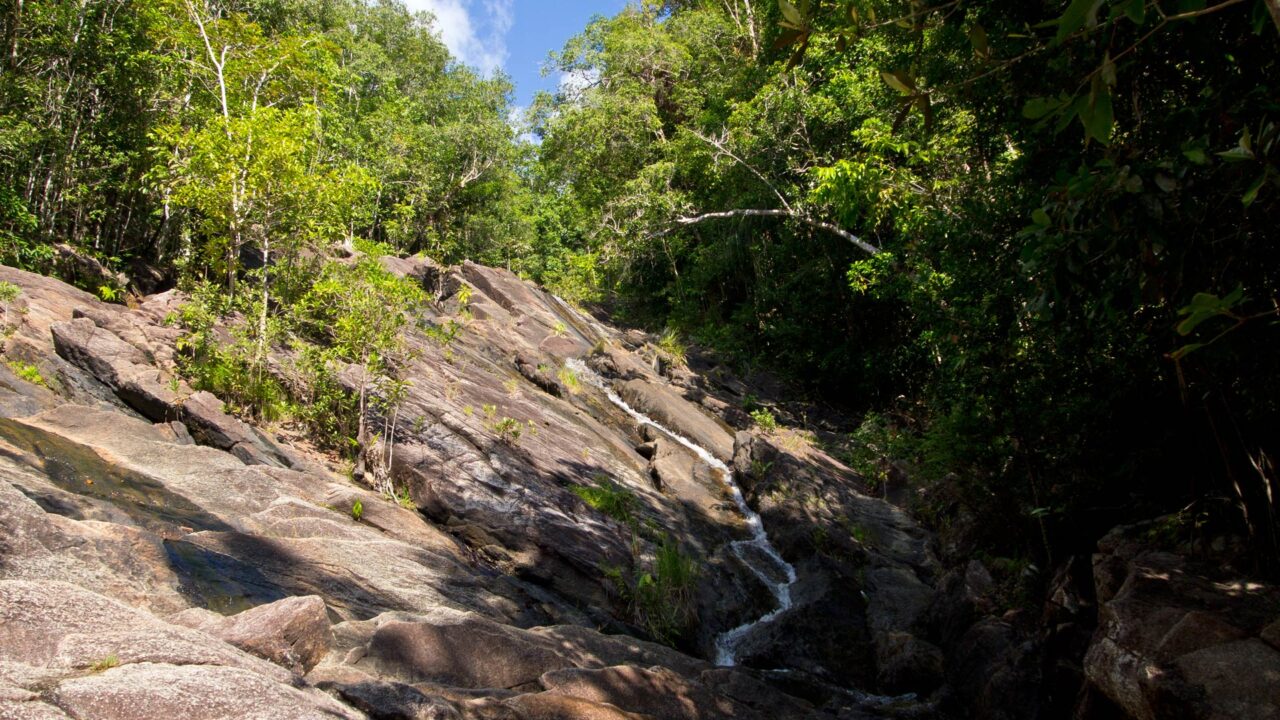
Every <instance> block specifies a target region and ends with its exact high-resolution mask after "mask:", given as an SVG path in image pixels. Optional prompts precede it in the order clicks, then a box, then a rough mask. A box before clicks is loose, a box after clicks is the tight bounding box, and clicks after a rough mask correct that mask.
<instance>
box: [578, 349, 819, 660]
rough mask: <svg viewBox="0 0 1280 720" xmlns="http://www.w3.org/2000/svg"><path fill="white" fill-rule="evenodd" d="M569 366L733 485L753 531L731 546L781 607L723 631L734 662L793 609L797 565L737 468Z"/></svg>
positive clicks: (723, 644) (721, 642) (588, 372)
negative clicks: (772, 538)
mask: <svg viewBox="0 0 1280 720" xmlns="http://www.w3.org/2000/svg"><path fill="white" fill-rule="evenodd" d="M565 367H567V368H569V369H570V370H572V371H573V372H574V373H576V374H577V375H578V378H579V379H580V380H582V381H584V382H586V383H588V384H589V385H593V386H595V387H597V388H599V389H601V390H603V391H604V393H605V396H606V397H608V398H609V402H612V403H613V404H614V405H617V406H618V407H619V408H621V409H622V410H623V411H624V412H626V413H627V414H628V415H630V416H631V417H632V418H634V419H635V420H636V422H639V423H641V424H643V425H652V426H653V427H655V428H657V429H658V430H661V431H662V432H663V433H665V434H667V435H669V436H670V437H671V438H672V439H673V440H675V441H676V442H678V443H680V444H681V445H683V446H685V447H687V448H689V449H690V450H692V451H693V453H694V454H695V455H697V456H698V457H699V458H702V460H703V461H704V462H706V463H707V464H708V465H710V466H711V467H713V468H715V469H716V470H719V471H720V473H721V478H722V479H723V481H724V484H725V485H726V486H727V487H728V488H729V494H730V495H732V496H733V501H734V503H735V504H736V505H737V506H738V510H739V512H741V513H742V516H743V517H744V518H745V519H746V523H747V529H748V530H749V531H750V532H751V537H750V538H749V539H747V540H738V541H736V542H734V543H732V544H731V546H730V547H732V549H733V551H734V553H735V554H736V555H737V556H738V558H739V559H741V560H742V562H743V564H744V565H746V566H747V567H748V568H750V569H751V572H752V573H754V574H755V576H756V577H757V578H759V579H760V582H762V583H764V584H765V587H767V588H769V591H770V592H771V593H772V594H773V597H774V599H775V600H776V601H777V603H778V607H777V608H775V609H773V610H771V611H770V612H768V613H766V614H765V615H763V616H762V617H760V618H758V619H756V620H753V621H751V622H749V623H746V624H744V625H740V626H738V627H736V628H733V629H732V630H728V631H726V632H723V633H721V634H720V635H719V636H717V637H716V664H717V665H722V666H729V665H733V664H734V663H735V662H736V660H737V651H738V646H739V645H741V644H742V641H743V640H745V639H746V638H747V637H749V636H750V635H751V633H752V632H753V631H754V630H755V629H756V628H758V627H760V626H761V625H764V624H766V623H769V622H772V621H773V619H774V618H776V617H778V616H779V615H781V614H782V613H783V612H785V611H787V610H788V609H790V608H791V586H792V585H793V584H794V583H795V581H796V570H795V568H794V567H792V566H791V564H790V563H788V562H787V561H786V560H784V559H782V555H780V554H779V553H778V550H777V548H775V547H774V546H773V543H771V542H769V535H768V534H767V533H765V530H764V523H763V522H762V521H761V520H760V515H759V514H758V513H756V511H754V510H752V509H751V506H749V505H747V501H746V498H744V497H743V496H742V489H741V488H739V487H738V484H737V483H736V482H735V481H734V479H733V471H732V470H730V469H729V466H728V465H725V464H724V463H723V462H721V461H720V460H719V459H718V458H717V457H716V456H714V455H712V454H711V453H710V452H708V451H707V449H706V448H704V447H702V446H700V445H698V444H696V443H694V442H693V441H692V440H689V439H688V438H686V437H684V436H682V435H680V434H678V433H675V432H673V431H671V430H670V429H668V428H666V427H664V426H663V425H662V424H661V423H659V422H657V421H655V420H653V419H652V418H650V417H649V416H647V415H645V414H644V413H642V412H640V411H639V410H636V409H635V408H633V407H631V406H630V405H628V404H627V403H626V401H625V400H623V399H622V398H620V397H618V395H617V393H615V392H614V391H613V389H612V388H610V387H609V384H608V383H607V382H605V379H604V378H602V377H600V376H599V375H598V374H596V372H595V371H594V370H592V369H591V368H589V367H587V365H586V363H584V362H582V361H581V360H578V359H576V358H571V359H569V360H567V361H566V362H565ZM752 551H754V552H752ZM761 558H763V559H764V560H765V561H766V562H767V563H768V564H770V565H772V566H773V568H772V570H773V571H772V572H770V571H769V570H767V569H766V568H764V567H761V565H760V560H761ZM779 575H781V577H783V578H785V580H782V581H779V580H778V579H777V578H778V576H779Z"/></svg>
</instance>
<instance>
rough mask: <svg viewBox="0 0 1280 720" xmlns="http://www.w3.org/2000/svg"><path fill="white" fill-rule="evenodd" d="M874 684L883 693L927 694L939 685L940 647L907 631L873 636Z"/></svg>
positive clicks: (941, 667) (941, 675)
mask: <svg viewBox="0 0 1280 720" xmlns="http://www.w3.org/2000/svg"><path fill="white" fill-rule="evenodd" d="M875 642H876V670H877V675H876V679H877V684H878V685H879V687H880V688H881V690H882V691H883V692H887V693H891V694H896V693H906V692H921V693H928V692H930V691H932V690H934V689H935V688H937V687H938V686H939V685H941V684H942V680H943V672H944V660H943V656H942V650H940V649H939V648H938V647H937V646H936V645H933V644H931V643H929V642H927V641H925V640H921V639H920V638H918V637H916V636H915V635H912V634H910V633H906V632H886V633H882V634H880V635H878V636H877V637H876V640H875Z"/></svg>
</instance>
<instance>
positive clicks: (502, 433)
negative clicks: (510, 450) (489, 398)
mask: <svg viewBox="0 0 1280 720" xmlns="http://www.w3.org/2000/svg"><path fill="white" fill-rule="evenodd" d="M483 411H484V418H485V423H484V424H485V427H486V428H488V429H489V432H492V433H493V434H495V435H497V436H498V439H499V440H500V441H502V442H504V443H506V444H508V445H511V446H512V447H514V446H516V445H519V444H520V436H521V435H522V434H524V425H522V424H520V421H519V420H516V419H515V418H511V417H506V416H505V415H499V414H498V406H497V405H485V406H483Z"/></svg>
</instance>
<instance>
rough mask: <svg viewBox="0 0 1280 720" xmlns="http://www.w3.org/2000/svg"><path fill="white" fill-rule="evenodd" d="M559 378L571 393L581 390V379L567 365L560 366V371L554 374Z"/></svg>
mask: <svg viewBox="0 0 1280 720" xmlns="http://www.w3.org/2000/svg"><path fill="white" fill-rule="evenodd" d="M556 377H558V378H559V379H560V384H561V385H564V387H565V389H566V390H568V391H569V393H570V394H572V395H577V394H578V393H580V392H582V381H581V380H579V379H578V374H577V373H575V372H574V371H572V370H570V369H569V368H567V367H562V368H560V372H559V373H557V374H556Z"/></svg>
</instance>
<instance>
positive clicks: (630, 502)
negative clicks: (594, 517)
mask: <svg viewBox="0 0 1280 720" xmlns="http://www.w3.org/2000/svg"><path fill="white" fill-rule="evenodd" d="M593 479H594V480H595V484H594V485H574V486H573V487H571V488H569V492H571V493H573V494H574V495H577V496H578V497H580V498H582V501H583V502H585V503H586V504H587V505H589V506H591V507H592V508H593V509H595V510H599V511H600V512H602V513H604V514H605V515H608V516H609V517H611V518H613V519H614V520H617V521H618V522H620V523H625V524H627V525H633V524H634V523H635V521H636V516H635V510H636V496H635V495H634V494H632V493H631V491H629V490H627V489H626V488H624V487H622V486H621V485H618V484H617V483H615V482H613V481H612V480H610V479H609V478H607V477H605V476H603V475H597V476H596V477H595V478H593Z"/></svg>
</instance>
